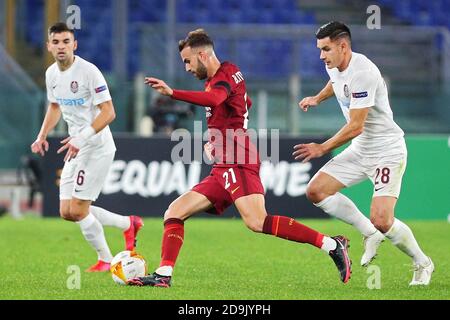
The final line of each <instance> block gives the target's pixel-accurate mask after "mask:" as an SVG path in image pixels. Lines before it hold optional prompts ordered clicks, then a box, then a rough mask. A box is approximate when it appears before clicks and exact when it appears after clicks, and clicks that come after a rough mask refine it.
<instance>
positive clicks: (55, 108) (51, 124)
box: [31, 102, 61, 156]
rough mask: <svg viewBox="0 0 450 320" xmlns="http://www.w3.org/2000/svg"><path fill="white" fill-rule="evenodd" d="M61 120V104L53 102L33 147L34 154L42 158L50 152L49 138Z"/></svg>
mask: <svg viewBox="0 0 450 320" xmlns="http://www.w3.org/2000/svg"><path fill="white" fill-rule="evenodd" d="M60 118H61V109H60V107H59V104H57V103H54V102H51V103H50V104H49V106H48V108H47V112H46V113H45V118H44V121H43V122H42V126H41V130H40V131H39V134H38V136H37V138H36V141H35V142H33V144H32V145H31V151H32V152H33V153H39V154H40V155H41V156H44V154H45V152H47V151H48V142H47V136H48V134H49V133H50V132H51V131H52V130H53V129H54V128H55V127H56V125H57V124H58V122H59V119H60Z"/></svg>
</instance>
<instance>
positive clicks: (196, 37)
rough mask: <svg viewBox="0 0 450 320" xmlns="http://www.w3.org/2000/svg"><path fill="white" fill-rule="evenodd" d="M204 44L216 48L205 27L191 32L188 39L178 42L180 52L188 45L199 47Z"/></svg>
mask: <svg viewBox="0 0 450 320" xmlns="http://www.w3.org/2000/svg"><path fill="white" fill-rule="evenodd" d="M203 46H211V47H212V48H214V42H213V41H212V40H211V38H210V37H209V36H208V34H207V33H206V31H205V30H203V29H197V30H194V31H191V32H189V33H188V35H187V37H186V39H183V40H180V41H179V42H178V49H179V50H180V52H181V51H182V50H183V49H184V48H186V47H191V48H198V47H203Z"/></svg>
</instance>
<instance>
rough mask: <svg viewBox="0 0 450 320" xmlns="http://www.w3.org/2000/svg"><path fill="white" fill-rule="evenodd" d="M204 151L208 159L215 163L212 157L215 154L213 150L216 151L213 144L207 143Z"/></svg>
mask: <svg viewBox="0 0 450 320" xmlns="http://www.w3.org/2000/svg"><path fill="white" fill-rule="evenodd" d="M203 149H204V150H205V153H206V156H207V157H208V160H209V161H213V160H214V157H213V155H212V152H213V150H214V147H213V145H212V143H210V142H207V143H206V144H205V145H204V146H203Z"/></svg>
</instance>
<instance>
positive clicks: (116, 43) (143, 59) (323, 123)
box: [0, 0, 450, 219]
mask: <svg viewBox="0 0 450 320" xmlns="http://www.w3.org/2000/svg"><path fill="white" fill-rule="evenodd" d="M73 5H75V6H77V7H73ZM370 5H377V6H378V7H379V8H380V9H381V11H380V17H381V20H380V21H379V22H380V23H381V25H380V26H381V28H380V29H369V28H368V26H367V21H368V19H369V18H370V16H371V15H372V14H373V13H372V12H369V13H368V12H367V8H368V7H369V6H370ZM78 9H79V14H80V16H81V19H80V22H81V24H80V29H79V30H76V38H77V40H78V51H77V54H78V55H79V56H81V57H83V58H84V59H86V60H88V61H90V62H92V63H94V64H96V65H97V66H98V67H99V68H100V70H101V71H102V72H103V74H104V75H105V76H106V78H107V81H108V84H109V86H110V91H111V93H112V96H113V101H114V105H115V108H116V112H117V118H116V120H115V121H114V123H113V124H112V125H111V128H112V130H113V132H114V135H115V137H121V136H127V137H130V136H132V137H146V138H149V139H150V137H161V136H163V137H164V136H168V135H169V134H170V133H171V132H172V131H173V130H174V129H176V128H186V129H187V130H193V120H201V121H204V111H203V110H202V109H201V108H196V107H194V106H189V105H188V104H185V103H180V104H179V103H175V102H173V101H171V100H170V99H169V100H167V99H164V98H161V97H158V96H154V95H152V92H151V91H150V90H147V89H146V88H145V87H144V84H143V77H144V76H146V75H152V76H156V77H159V78H162V79H164V80H166V82H167V83H168V84H169V85H171V86H173V87H175V88H184V89H195V90H202V88H203V84H202V82H200V81H196V80H195V81H193V78H192V76H191V75H190V74H187V73H186V72H185V71H184V66H183V64H182V62H181V60H180V58H179V55H178V48H177V42H178V40H179V39H182V38H184V37H185V35H186V33H187V32H188V31H190V30H193V29H196V28H199V27H202V28H204V29H206V31H208V33H209V34H210V35H211V37H212V38H213V39H214V41H215V49H216V53H217V56H218V58H219V60H221V61H226V60H228V61H232V62H234V63H235V64H237V65H238V66H239V67H240V68H241V71H242V73H243V74H244V77H245V78H246V81H247V87H248V90H249V95H250V97H251V98H252V100H253V108H252V109H251V112H250V122H249V126H250V127H251V128H255V129H258V128H268V129H271V128H276V129H279V130H280V132H281V133H282V135H283V136H288V137H291V138H292V137H295V138H298V139H303V138H304V139H309V138H318V139H320V138H324V137H328V136H330V135H333V134H334V133H335V132H336V131H337V130H339V128H340V127H341V126H342V125H343V124H344V118H343V116H342V114H341V111H340V108H339V107H338V104H337V102H336V100H335V99H329V100H328V101H326V102H325V103H324V104H323V105H321V107H319V108H315V109H313V110H311V111H310V112H308V113H301V112H300V111H299V109H298V108H297V103H298V101H299V100H300V99H301V97H304V96H308V95H313V94H315V93H316V92H317V91H318V90H320V89H321V88H322V87H323V86H324V85H325V84H326V82H327V81H328V78H327V74H326V71H325V68H324V66H323V63H322V62H321V61H320V59H319V50H318V49H317V48H316V39H315V37H314V32H315V30H316V29H317V28H318V27H319V26H320V25H322V24H324V23H326V22H328V21H330V20H339V21H342V22H345V23H346V24H348V25H349V26H350V29H351V31H352V38H353V50H354V51H356V52H360V53H363V54H365V55H367V56H368V57H369V58H370V59H371V60H372V61H373V62H375V63H376V64H377V65H378V67H379V68H380V70H381V73H382V74H383V76H384V77H385V80H386V83H387V84H388V88H389V93H390V99H391V107H392V109H393V112H394V119H395V120H396V122H397V123H398V124H399V125H400V126H401V127H402V128H403V130H404V131H405V133H406V137H407V141H408V147H409V148H410V156H411V155H412V154H413V155H417V156H416V158H415V159H416V160H415V162H412V163H411V162H410V165H411V167H412V168H415V169H410V171H411V170H416V173H417V176H410V178H408V179H409V180H407V181H409V182H410V184H411V188H413V187H416V189H417V188H424V189H423V190H424V191H427V190H430V187H431V186H432V187H436V190H434V191H433V196H439V201H440V203H439V204H436V203H435V202H434V201H433V202H432V205H437V206H439V214H436V216H435V217H436V218H440V219H441V218H444V217H445V218H446V216H447V214H448V213H450V205H449V200H448V196H449V195H450V187H449V182H448V181H450V170H449V169H450V168H449V163H448V160H449V152H448V151H449V148H448V147H449V145H448V143H449V142H448V136H449V133H450V31H449V28H450V0H427V1H426V0H377V1H373V0H371V1H365V0H358V1H356V0H321V1H317V0H277V1H272V0H128V1H127V0H96V1H91V0H72V1H71V0H61V1H58V0H0V150H1V156H0V172H1V178H0V185H1V186H3V187H1V188H0V199H3V200H2V201H3V202H0V204H2V206H3V207H5V209H4V210H3V211H6V210H8V209H9V211H13V212H18V211H23V210H36V211H41V209H40V208H41V206H40V202H39V201H31V199H34V195H36V197H37V199H39V194H40V193H41V192H42V191H44V192H45V190H41V184H40V183H39V181H40V179H42V176H41V175H42V173H41V171H40V170H39V165H40V164H39V163H38V162H36V161H34V160H36V159H35V158H34V157H30V154H29V146H30V144H31V143H32V142H33V141H34V140H35V137H36V135H37V133H38V131H39V128H40V125H41V123H42V120H43V116H44V114H45V110H46V95H45V86H44V83H45V82H44V80H45V78H44V73H45V70H46V68H47V67H48V66H49V65H50V64H51V63H53V61H52V59H51V57H50V56H49V55H48V54H47V52H46V47H45V42H46V39H47V35H46V30H47V28H48V26H49V25H51V24H53V23H54V22H56V21H69V22H70V21H71V18H72V17H73V16H74V14H77V12H78V11H77V10H78ZM65 130H66V128H65V126H64V123H62V122H61V123H60V125H59V126H58V128H57V130H56V131H55V134H56V135H64V134H65V132H66V131H65ZM411 148H413V149H411ZM434 161H438V163H439V165H437V164H436V162H434ZM439 161H440V162H439ZM436 180H439V181H440V182H439V184H437V182H438V181H436ZM430 184H431V186H430ZM358 190H360V191H358ZM355 192H356V193H358V192H359V195H360V196H361V197H366V198H370V196H369V194H367V192H370V189H368V188H367V187H366V188H364V187H363V188H362V189H356V191H355ZM370 194H371V193H370ZM415 195H417V194H416V193H414V194H411V198H414V197H415ZM17 198H19V199H22V200H23V201H19V202H17V201H15V200H14V199H17ZM416 198H417V197H416ZM426 198H427V199H428V198H429V197H426ZM25 199H26V200H25ZM430 201H431V200H430ZM442 202H444V203H442ZM421 203H422V205H423V206H425V205H428V203H427V202H426V201H425V202H423V201H421ZM11 207H13V208H12V209H11ZM30 207H31V209H30ZM409 207H411V208H412V207H416V208H417V205H416V204H415V203H410V204H409ZM409 207H408V208H409ZM26 208H28V209H26ZM0 211H1V208H0Z"/></svg>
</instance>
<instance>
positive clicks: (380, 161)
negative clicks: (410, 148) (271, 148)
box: [320, 147, 407, 198]
mask: <svg viewBox="0 0 450 320" xmlns="http://www.w3.org/2000/svg"><path fill="white" fill-rule="evenodd" d="M406 162H407V153H401V154H397V155H392V156H384V157H373V158H372V157H371V158H368V157H362V156H361V155H359V154H358V153H356V152H354V151H353V150H352V149H351V148H350V147H348V148H346V149H345V150H344V151H342V152H341V153H340V154H338V155H337V156H335V157H334V158H333V159H331V160H330V161H328V163H327V164H325V165H324V166H323V167H322V168H321V169H320V171H322V172H324V173H326V174H328V175H330V176H332V177H333V178H335V179H336V180H338V181H339V182H341V183H342V184H343V185H345V186H346V187H351V186H353V185H355V184H358V183H360V182H362V181H364V180H366V179H367V178H369V179H370V181H372V184H373V185H374V189H373V197H380V196H390V197H395V198H398V197H399V195H400V189H401V186H402V178H403V174H404V173H405V169H406Z"/></svg>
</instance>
